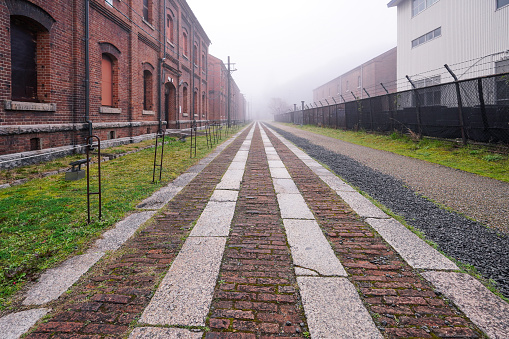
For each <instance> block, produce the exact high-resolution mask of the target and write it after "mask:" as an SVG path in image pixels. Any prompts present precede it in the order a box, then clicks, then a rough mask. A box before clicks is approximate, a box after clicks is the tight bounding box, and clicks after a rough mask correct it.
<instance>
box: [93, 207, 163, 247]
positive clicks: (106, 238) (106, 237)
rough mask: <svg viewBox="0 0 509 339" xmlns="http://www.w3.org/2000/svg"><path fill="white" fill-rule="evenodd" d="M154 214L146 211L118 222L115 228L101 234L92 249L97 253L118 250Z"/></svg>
mask: <svg viewBox="0 0 509 339" xmlns="http://www.w3.org/2000/svg"><path fill="white" fill-rule="evenodd" d="M155 213H156V211H147V212H140V213H133V214H131V215H129V216H128V217H127V218H125V219H123V220H121V221H119V222H118V223H117V224H116V225H115V228H113V229H111V230H109V231H106V232H105V233H103V235H102V239H98V240H97V241H96V242H95V245H94V247H95V248H96V249H97V250H99V251H114V250H116V249H118V248H119V247H120V246H122V244H123V243H124V242H125V241H126V240H127V239H129V238H130V237H131V236H132V235H133V234H134V232H136V230H137V229H138V228H139V227H140V226H141V225H143V224H144V223H145V222H146V221H147V220H148V219H150V218H151V217H152V216H153V215H154V214H155Z"/></svg>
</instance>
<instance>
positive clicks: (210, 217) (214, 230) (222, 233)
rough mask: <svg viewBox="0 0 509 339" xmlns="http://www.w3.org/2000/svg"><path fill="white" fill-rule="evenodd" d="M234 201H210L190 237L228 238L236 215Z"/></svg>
mask: <svg viewBox="0 0 509 339" xmlns="http://www.w3.org/2000/svg"><path fill="white" fill-rule="evenodd" d="M235 204H236V203H235V202H234V201H209V203H208V204H207V206H206V207H205V209H204V210H203V213H202V214H201V216H200V218H199V219H198V221H197V222H196V225H195V226H194V227H193V230H192V231H191V234H189V236H190V237H227V236H228V234H229V233H230V224H231V222H232V219H233V214H234V213H235Z"/></svg>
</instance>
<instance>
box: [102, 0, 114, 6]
mask: <svg viewBox="0 0 509 339" xmlns="http://www.w3.org/2000/svg"><path fill="white" fill-rule="evenodd" d="M104 2H106V4H108V5H110V6H111V7H113V0H104Z"/></svg>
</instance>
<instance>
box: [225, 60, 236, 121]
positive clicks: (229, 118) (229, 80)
mask: <svg viewBox="0 0 509 339" xmlns="http://www.w3.org/2000/svg"><path fill="white" fill-rule="evenodd" d="M232 65H233V66H234V65H235V64H232V63H230V56H228V109H227V114H228V128H230V127H231V115H230V114H231V113H230V111H231V108H230V107H231V100H232V96H231V81H232V72H235V71H236V69H235V66H234V67H233V68H234V69H232V68H231V66H232Z"/></svg>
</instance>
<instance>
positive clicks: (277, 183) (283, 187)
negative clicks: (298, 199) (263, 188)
mask: <svg viewBox="0 0 509 339" xmlns="http://www.w3.org/2000/svg"><path fill="white" fill-rule="evenodd" d="M272 182H273V183H274V190H275V191H276V194H299V193H300V192H299V189H298V188H297V185H295V182H293V180H292V179H277V178H276V179H274V180H273V181H272Z"/></svg>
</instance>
